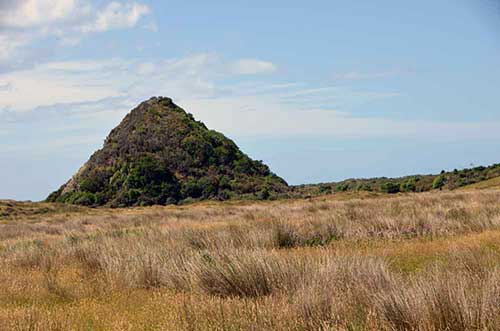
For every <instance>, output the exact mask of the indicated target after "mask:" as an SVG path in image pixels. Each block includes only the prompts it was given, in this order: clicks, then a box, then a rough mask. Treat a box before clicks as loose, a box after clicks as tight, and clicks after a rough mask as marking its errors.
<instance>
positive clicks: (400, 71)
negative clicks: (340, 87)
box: [333, 68, 413, 81]
mask: <svg viewBox="0 0 500 331" xmlns="http://www.w3.org/2000/svg"><path fill="white" fill-rule="evenodd" d="M412 72H413V70H411V69H410V68H395V69H389V70H381V71H367V72H362V71H349V72H345V73H337V74H334V75H333V78H334V79H335V80H348V81H355V80H372V79H382V78H390V77H396V76H401V75H406V74H410V73H412Z"/></svg>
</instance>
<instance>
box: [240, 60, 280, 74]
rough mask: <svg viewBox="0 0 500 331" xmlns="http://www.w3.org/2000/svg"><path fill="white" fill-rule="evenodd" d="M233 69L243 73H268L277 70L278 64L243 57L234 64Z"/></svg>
mask: <svg viewBox="0 0 500 331" xmlns="http://www.w3.org/2000/svg"><path fill="white" fill-rule="evenodd" d="M232 71H233V72H234V73H236V74H241V75H254V74H267V73H272V72H274V71H276V65H274V63H271V62H268V61H262V60H257V59H241V60H238V61H236V62H235V63H234V64H233V65H232Z"/></svg>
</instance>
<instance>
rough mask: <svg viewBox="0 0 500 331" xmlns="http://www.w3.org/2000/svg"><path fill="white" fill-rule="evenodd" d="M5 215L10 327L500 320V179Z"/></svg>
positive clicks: (374, 326)
mask: <svg viewBox="0 0 500 331" xmlns="http://www.w3.org/2000/svg"><path fill="white" fill-rule="evenodd" d="M0 212H1V213H0V215H3V216H0V268H1V269H0V330H421V331H431V330H450V331H452V330H500V191H495V190H483V191H481V190H477V191H463V192H432V193H418V194H413V193H412V194H400V195H391V196H389V195H382V194H376V193H367V192H364V193H363V192H359V193H345V194H335V195H331V196H324V197H319V198H314V199H305V200H304V199H302V200H285V201H265V202H248V201H247V202H224V203H215V202H210V203H198V204H192V205H186V206H169V207H148V208H135V209H87V208H82V207H78V208H75V207H66V206H63V205H57V204H23V203H15V202H2V203H0Z"/></svg>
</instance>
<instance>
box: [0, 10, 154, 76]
mask: <svg viewBox="0 0 500 331" xmlns="http://www.w3.org/2000/svg"><path fill="white" fill-rule="evenodd" d="M150 12H151V10H150V8H149V7H148V6H146V5H144V4H141V3H138V2H116V1H113V2H109V3H107V4H104V5H103V7H102V8H100V9H99V8H94V7H93V6H92V3H91V2H90V0H0V70H2V69H3V70H5V69H8V68H12V67H16V64H19V63H21V62H23V60H26V59H25V57H27V58H29V57H30V56H29V55H30V54H23V53H22V52H20V50H23V49H28V48H27V47H26V46H29V45H31V44H32V43H33V42H36V41H39V40H45V39H47V38H50V37H56V38H57V40H59V43H60V44H61V45H62V46H74V45H77V44H78V43H79V42H80V40H81V39H82V38H84V37H85V36H87V35H89V34H91V33H99V32H105V31H109V30H115V29H129V28H133V27H135V26H136V25H137V24H138V23H139V22H140V20H141V19H142V18H143V17H145V16H146V15H149V14H150ZM32 52H34V50H33V51H32ZM32 57H33V58H37V57H36V56H32Z"/></svg>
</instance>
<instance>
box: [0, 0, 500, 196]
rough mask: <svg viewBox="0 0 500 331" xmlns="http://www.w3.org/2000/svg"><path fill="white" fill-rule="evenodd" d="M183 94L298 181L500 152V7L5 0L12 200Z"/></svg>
mask: <svg viewBox="0 0 500 331" xmlns="http://www.w3.org/2000/svg"><path fill="white" fill-rule="evenodd" d="M154 95H163V96H169V97H172V98H173V99H174V101H175V102H176V103H178V104H179V105H181V106H183V107H184V108H185V109H186V110H188V111H189V112H191V113H193V114H194V115H195V117H197V118H199V119H201V120H203V121H204V122H205V123H206V124H207V125H208V126H209V127H211V128H214V129H217V130H219V131H222V132H224V133H225V134H227V135H228V136H229V137H231V138H232V139H234V140H235V141H236V142H237V143H238V144H239V145H240V147H241V148H242V149H243V150H244V151H245V152H246V153H248V154H249V155H250V156H252V157H254V158H256V159H262V160H264V161H265V162H266V163H267V164H269V165H270V166H271V168H272V170H273V171H274V172H276V173H277V174H279V175H281V176H282V177H284V178H285V179H286V180H287V181H288V182H289V183H291V184H300V183H313V182H323V181H336V180H341V179H345V178H350V177H373V176H400V175H406V174H415V173H435V172H439V171H440V170H441V169H453V168H462V167H467V166H470V165H471V164H474V165H479V164H490V163H495V162H499V161H500V144H498V141H499V140H500V109H499V97H500V2H498V1H495V0H478V1H465V0H454V1H445V0H438V1H426V0H424V1H418V2H417V1H414V2H409V1H405V2H402V1H384V0H382V1H376V2H375V1H333V0H330V1H314V0H312V1H308V2H304V1H290V0H288V1H281V0H275V1H272V3H271V4H270V1H258V0H256V1H235V0H233V1H153V0H149V1H147V0H137V1H128V0H123V1H109V0H96V1H93V0H0V169H1V170H2V171H0V198H4V199H5V198H12V199H20V200H26V199H31V200H40V199H43V198H45V197H46V195H47V194H48V193H49V192H51V191H52V190H55V189H57V188H58V187H59V186H60V185H61V184H63V183H64V182H65V181H66V180H67V179H68V178H69V177H70V176H71V175H72V174H73V173H74V172H75V171H76V170H77V169H78V167H79V166H80V165H82V164H83V163H84V162H85V161H86V160H87V159H88V157H89V156H90V154H91V153H92V152H93V151H95V150H96V149H98V148H100V147H101V145H102V142H103V140H104V138H105V137H106V135H107V134H108V132H109V130H110V129H112V128H113V127H114V126H116V125H117V124H118V123H119V122H120V120H121V119H122V118H123V116H124V115H125V114H126V113H127V112H128V111H129V110H130V109H131V108H133V107H134V106H135V105H137V104H138V103H139V102H140V101H142V100H145V99H147V98H149V97H151V96H154Z"/></svg>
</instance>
